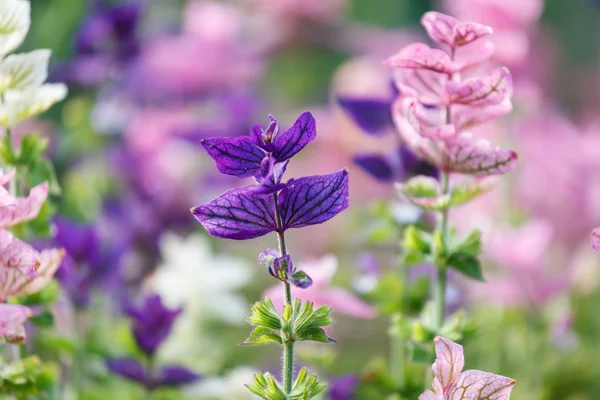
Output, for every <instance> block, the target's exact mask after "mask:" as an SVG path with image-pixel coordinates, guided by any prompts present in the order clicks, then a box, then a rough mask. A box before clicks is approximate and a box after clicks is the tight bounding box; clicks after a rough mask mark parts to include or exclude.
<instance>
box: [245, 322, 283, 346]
mask: <svg viewBox="0 0 600 400" xmlns="http://www.w3.org/2000/svg"><path fill="white" fill-rule="evenodd" d="M268 343H279V344H282V343H283V341H282V340H281V336H280V334H279V333H278V332H276V331H273V330H272V329H269V328H265V327H263V326H258V327H256V328H254V330H253V331H252V333H251V334H250V336H249V337H248V339H246V340H245V341H244V342H242V344H243V345H251V346H254V345H263V344H268Z"/></svg>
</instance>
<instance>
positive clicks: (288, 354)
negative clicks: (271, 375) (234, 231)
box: [273, 192, 294, 394]
mask: <svg viewBox="0 0 600 400" xmlns="http://www.w3.org/2000/svg"><path fill="white" fill-rule="evenodd" d="M273 199H274V200H275V201H274V203H275V218H276V219H277V227H278V228H279V229H278V231H277V241H278V243H279V255H280V257H283V256H285V255H287V246H286V243H285V234H284V233H283V223H282V220H281V214H280V213H279V207H278V205H277V192H275V193H273ZM283 286H284V290H285V304H287V305H290V306H291V305H292V290H291V287H290V284H289V283H288V282H283ZM293 379H294V342H293V341H292V340H288V341H286V342H285V343H284V344H283V388H284V391H285V393H286V394H288V393H291V392H292V380H293Z"/></svg>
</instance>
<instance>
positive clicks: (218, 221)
mask: <svg viewBox="0 0 600 400" xmlns="http://www.w3.org/2000/svg"><path fill="white" fill-rule="evenodd" d="M191 211H192V214H193V215H194V217H196V219H197V220H198V221H199V222H200V223H201V224H202V225H203V226H204V228H206V230H207V231H208V233H210V234H211V235H213V236H217V237H221V238H226V239H236V240H245V239H252V238H255V237H259V236H263V235H266V234H267V233H269V232H273V231H275V230H276V229H277V223H276V219H275V213H274V203H273V196H271V195H256V194H254V193H253V192H252V189H249V187H242V188H236V189H231V190H228V191H226V192H225V193H223V194H222V195H221V196H219V197H217V198H216V199H214V200H213V201H211V202H209V203H206V204H202V205H199V206H196V207H194V208H192V210H191Z"/></svg>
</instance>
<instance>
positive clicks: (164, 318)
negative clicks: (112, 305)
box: [125, 295, 182, 357]
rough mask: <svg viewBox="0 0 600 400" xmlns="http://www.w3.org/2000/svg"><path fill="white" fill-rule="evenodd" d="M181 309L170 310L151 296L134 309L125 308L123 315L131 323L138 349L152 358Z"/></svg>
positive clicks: (169, 331) (130, 305) (132, 307)
mask: <svg viewBox="0 0 600 400" xmlns="http://www.w3.org/2000/svg"><path fill="white" fill-rule="evenodd" d="M181 311H182V309H181V308H177V309H170V308H167V307H165V306H164V304H163V303H162V300H161V298H160V296H158V295H151V296H148V297H146V298H145V299H144V302H143V303H142V304H141V305H140V306H139V307H135V306H133V305H132V304H128V305H126V306H125V313H126V314H127V315H128V316H129V317H130V318H131V319H132V321H133V328H132V330H133V335H134V336H135V340H136V342H137V344H138V346H139V347H140V349H141V350H142V351H143V352H144V353H145V354H146V355H147V356H148V357H152V356H153V355H154V353H155V352H156V350H157V349H158V347H159V346H160V344H161V343H162V342H163V341H164V340H165V339H166V338H167V337H168V336H169V334H170V333H171V329H172V327H173V323H174V322H175V319H176V318H177V316H178V315H179V314H180V313H181Z"/></svg>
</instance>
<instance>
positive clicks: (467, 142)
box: [442, 133, 518, 176]
mask: <svg viewBox="0 0 600 400" xmlns="http://www.w3.org/2000/svg"><path fill="white" fill-rule="evenodd" d="M517 158H518V155H517V153H515V152H514V151H512V150H507V149H503V148H501V147H499V146H496V145H494V144H492V143H491V142H490V141H488V140H485V139H476V138H474V137H473V135H471V134H469V133H461V134H460V135H457V136H455V137H454V138H451V139H449V140H447V141H446V142H445V146H444V149H443V153H442V159H443V161H442V163H443V168H444V170H446V171H447V172H459V173H463V174H471V175H475V176H485V175H501V174H506V173H508V172H510V171H512V170H513V169H514V168H515V166H516V164H517Z"/></svg>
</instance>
